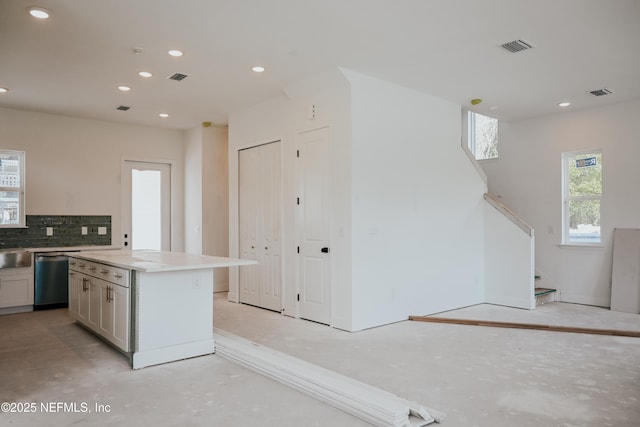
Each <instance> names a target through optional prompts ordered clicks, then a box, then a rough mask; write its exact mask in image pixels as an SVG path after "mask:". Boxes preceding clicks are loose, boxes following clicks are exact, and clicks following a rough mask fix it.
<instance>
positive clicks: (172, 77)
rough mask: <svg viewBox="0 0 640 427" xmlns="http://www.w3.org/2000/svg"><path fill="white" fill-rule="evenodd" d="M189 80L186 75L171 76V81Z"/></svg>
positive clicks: (176, 74)
mask: <svg viewBox="0 0 640 427" xmlns="http://www.w3.org/2000/svg"><path fill="white" fill-rule="evenodd" d="M186 78H187V75H186V74H180V73H175V74H174V75H173V76H169V80H175V81H177V82H179V81H182V80H184V79H186Z"/></svg>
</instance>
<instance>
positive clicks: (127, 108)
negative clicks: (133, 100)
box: [116, 105, 131, 111]
mask: <svg viewBox="0 0 640 427" xmlns="http://www.w3.org/2000/svg"><path fill="white" fill-rule="evenodd" d="M130 108H131V107H127V106H126V105H118V106H117V107H116V110H120V111H128V110H129V109H130Z"/></svg>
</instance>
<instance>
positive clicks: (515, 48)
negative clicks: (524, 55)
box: [500, 40, 533, 53]
mask: <svg viewBox="0 0 640 427" xmlns="http://www.w3.org/2000/svg"><path fill="white" fill-rule="evenodd" d="M500 47H502V48H503V49H506V50H508V51H509V52H511V53H517V52H522V51H523V50H527V49H531V48H533V45H532V44H531V43H528V42H526V41H524V40H514V41H512V42H507V43H504V44H501V45H500Z"/></svg>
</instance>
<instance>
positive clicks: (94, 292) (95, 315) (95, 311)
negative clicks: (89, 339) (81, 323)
mask: <svg viewBox="0 0 640 427" xmlns="http://www.w3.org/2000/svg"><path fill="white" fill-rule="evenodd" d="M100 282H101V280H100V279H96V278H95V277H90V276H87V284H88V285H89V326H90V327H92V328H93V329H95V330H98V328H99V326H100V316H101V310H100V308H101V307H100V306H101V303H100V301H101V298H100V297H101V295H100Z"/></svg>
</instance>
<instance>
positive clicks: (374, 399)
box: [214, 328, 445, 427]
mask: <svg viewBox="0 0 640 427" xmlns="http://www.w3.org/2000/svg"><path fill="white" fill-rule="evenodd" d="M214 340H215V344H216V353H217V354H218V355H220V356H222V357H225V358H227V359H229V360H232V361H234V362H237V363H239V364H241V365H243V366H246V367H248V368H249V369H252V370H254V371H257V372H260V373H261V374H263V375H266V376H268V377H270V378H272V379H274V380H276V381H278V382H281V383H283V384H286V385H289V386H291V387H293V388H295V389H297V390H300V391H302V392H304V393H307V394H309V395H311V396H313V397H316V398H317V399H320V400H322V401H324V402H326V403H329V404H330V405H332V406H335V407H337V408H339V409H341V410H343V411H345V412H347V413H349V414H351V415H354V416H356V417H358V418H361V419H363V420H365V421H367V422H370V423H371V424H373V425H376V426H384V427H387V426H393V427H405V426H411V427H414V426H415V427H419V426H425V425H427V424H431V423H433V422H438V423H439V422H441V421H443V420H444V417H445V415H444V414H443V413H441V412H438V411H435V410H433V409H429V408H427V407H425V406H422V405H420V404H418V403H415V402H411V401H408V400H406V399H402V398H400V397H398V396H396V395H394V394H392V393H389V392H387V391H384V390H380V389H378V388H375V387H372V386H370V385H368V384H365V383H362V382H359V381H356V380H354V379H351V378H348V377H345V376H344V375H340V374H337V373H335V372H332V371H330V370H328V369H324V368H322V367H320V366H317V365H313V364H311V363H308V362H305V361H304V360H301V359H298V358H295V357H292V356H289V355H286V354H284V353H280V352H278V351H275V350H273V349H270V348H268V347H264V346H262V345H260V344H257V343H255V342H252V341H249V340H246V339H244V338H241V337H238V336H236V335H233V334H230V333H228V332H225V331H222V330H219V329H215V328H214Z"/></svg>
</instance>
